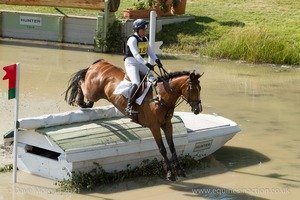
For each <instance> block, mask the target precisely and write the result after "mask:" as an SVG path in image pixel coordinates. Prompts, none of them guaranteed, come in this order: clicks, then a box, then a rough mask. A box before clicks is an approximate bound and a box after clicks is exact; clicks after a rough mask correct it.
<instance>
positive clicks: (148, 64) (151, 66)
mask: <svg viewBox="0 0 300 200" xmlns="http://www.w3.org/2000/svg"><path fill="white" fill-rule="evenodd" d="M146 66H147V67H148V68H149V69H150V70H151V71H153V70H154V66H153V65H151V64H150V63H146Z"/></svg>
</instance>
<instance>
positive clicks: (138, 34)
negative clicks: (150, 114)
mask: <svg viewBox="0 0 300 200" xmlns="http://www.w3.org/2000/svg"><path fill="white" fill-rule="evenodd" d="M147 25H148V22H146V21H145V20H143V19H137V20H135V21H134V22H133V26H132V28H133V34H131V35H130V36H129V37H128V38H127V42H126V47H125V58H124V61H125V62H124V64H125V70H126V74H127V75H128V76H129V78H130V81H131V87H130V89H129V94H128V95H129V97H128V104H127V108H126V109H125V112H126V114H128V115H134V114H138V112H137V111H135V110H133V105H134V102H135V99H136V98H135V97H134V96H135V95H134V94H135V92H136V90H137V88H138V85H139V84H140V82H141V80H140V75H141V76H144V75H146V74H147V72H148V70H153V69H154V66H153V65H151V64H150V63H148V62H147V61H145V60H144V56H145V55H146V54H147V55H148V56H150V58H151V59H153V60H155V62H156V63H157V65H158V67H162V64H161V62H160V60H159V59H158V58H157V56H156V55H155V53H154V52H153V50H152V49H151V47H150V46H149V42H148V38H147V37H146V29H147ZM152 78H154V77H152Z"/></svg>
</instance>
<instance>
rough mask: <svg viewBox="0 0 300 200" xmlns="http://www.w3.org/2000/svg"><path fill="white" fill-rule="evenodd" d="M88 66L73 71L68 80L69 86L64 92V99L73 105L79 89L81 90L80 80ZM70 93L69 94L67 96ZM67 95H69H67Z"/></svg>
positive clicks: (82, 78)
mask: <svg viewBox="0 0 300 200" xmlns="http://www.w3.org/2000/svg"><path fill="white" fill-rule="evenodd" d="M88 69H89V68H86V69H82V70H79V71H78V72H76V73H74V74H73V75H72V76H71V78H70V80H69V83H68V84H69V86H68V89H67V90H66V92H65V93H66V94H65V101H66V102H68V104H69V105H73V103H74V102H75V100H76V98H77V95H78V92H79V90H81V86H80V81H81V80H84V78H85V75H86V72H87V71H88ZM69 93H70V96H69ZM68 96H69V97H68Z"/></svg>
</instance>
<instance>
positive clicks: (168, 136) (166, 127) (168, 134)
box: [162, 121, 186, 177]
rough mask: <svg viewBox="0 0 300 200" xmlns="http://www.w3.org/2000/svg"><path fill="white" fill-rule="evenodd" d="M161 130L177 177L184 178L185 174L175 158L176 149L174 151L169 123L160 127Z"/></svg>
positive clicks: (171, 128)
mask: <svg viewBox="0 0 300 200" xmlns="http://www.w3.org/2000/svg"><path fill="white" fill-rule="evenodd" d="M162 129H163V131H164V133H165V136H166V139H167V142H168V145H169V148H170V152H171V154H172V160H173V162H174V165H175V168H176V172H177V175H178V176H179V177H186V175H185V172H184V170H183V169H182V167H181V165H180V163H179V161H178V157H177V153H176V149H175V145H174V141H173V127H172V123H171V121H170V123H166V124H165V125H164V126H162Z"/></svg>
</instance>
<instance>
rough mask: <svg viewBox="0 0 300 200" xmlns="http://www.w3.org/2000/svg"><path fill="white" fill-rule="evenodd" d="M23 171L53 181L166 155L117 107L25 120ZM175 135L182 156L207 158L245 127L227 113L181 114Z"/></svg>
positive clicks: (21, 143) (175, 119)
mask: <svg viewBox="0 0 300 200" xmlns="http://www.w3.org/2000/svg"><path fill="white" fill-rule="evenodd" d="M19 121H20V131H19V132H18V144H17V146H18V160H17V163H18V169H19V170H21V171H25V172H28V173H32V174H35V175H39V176H42V177H46V178H50V179H57V180H62V179H69V178H70V176H69V175H68V172H72V171H89V170H91V169H92V168H94V167H95V164H94V163H95V162H96V163H99V164H100V165H101V166H102V167H103V169H104V170H105V171H107V172H113V171H119V170H125V169H127V167H128V165H130V166H131V167H135V166H139V165H140V163H141V162H142V161H143V160H146V159H150V160H152V159H154V158H158V159H161V155H160V153H159V150H158V149H157V144H156V142H155V140H154V138H153V136H152V133H151V132H150V130H149V129H148V128H145V127H142V126H140V125H139V124H136V123H134V122H131V120H130V119H129V118H127V117H125V116H123V115H122V114H121V113H120V112H118V110H117V109H116V108H115V107H113V106H107V107H98V108H93V109H81V110H77V111H71V112H66V113H59V114H51V115H44V116H41V117H35V118H25V119H20V120H19ZM172 124H173V137H174V143H175V146H176V150H177V154H178V155H191V156H193V157H195V158H196V159H201V158H204V157H206V156H208V155H210V154H212V153H213V152H215V151H216V150H218V149H219V148H221V147H222V146H223V145H224V144H225V143H226V142H227V141H228V140H230V139H231V138H232V137H234V135H235V134H236V133H237V132H239V131H240V128H239V126H238V125H237V124H236V123H235V122H233V121H231V120H229V119H227V118H224V117H221V116H217V115H209V114H199V115H194V114H193V113H188V112H175V114H174V117H173V119H172Z"/></svg>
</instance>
